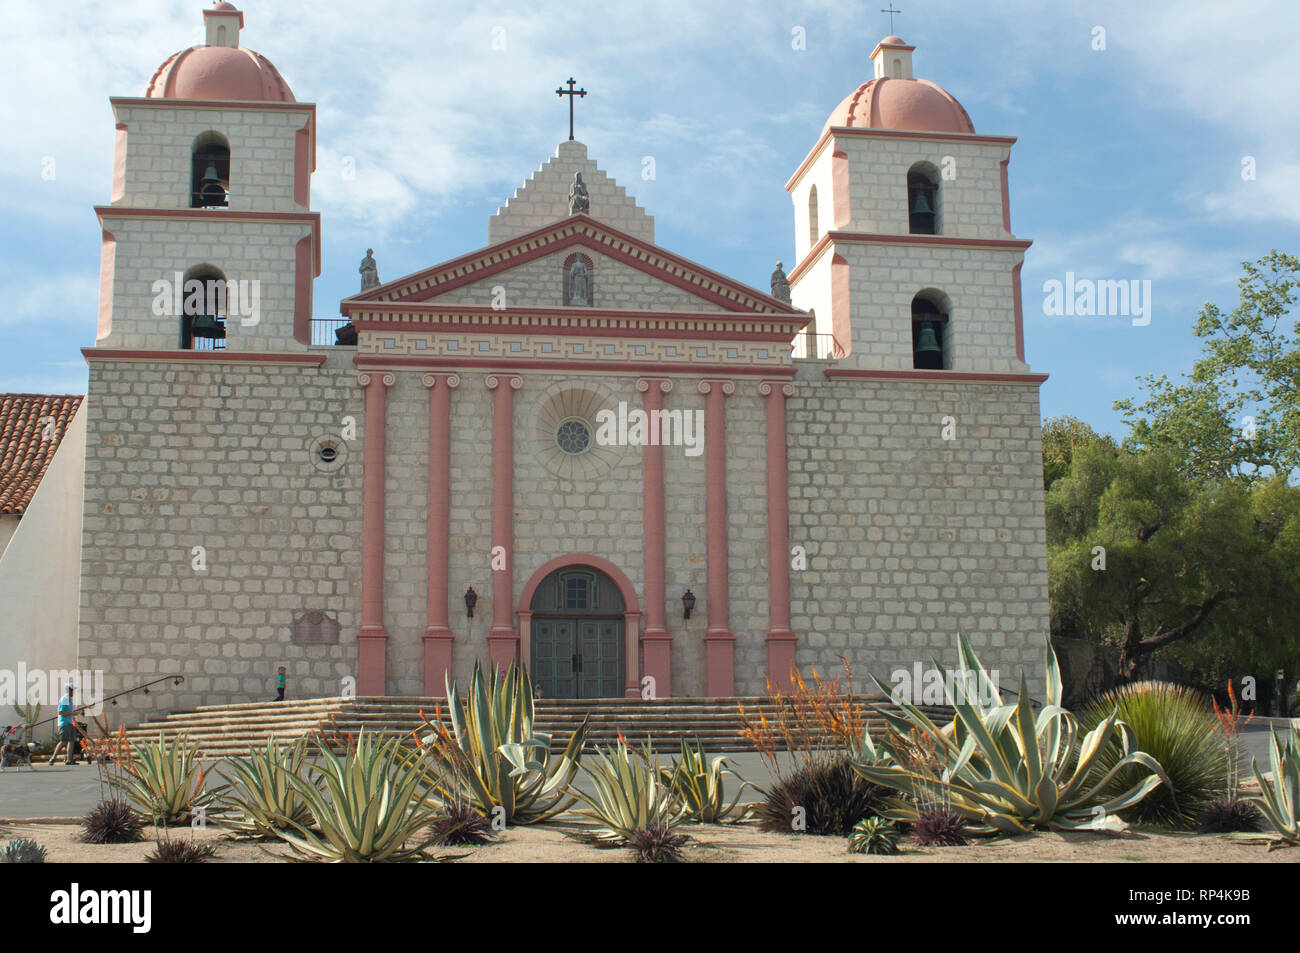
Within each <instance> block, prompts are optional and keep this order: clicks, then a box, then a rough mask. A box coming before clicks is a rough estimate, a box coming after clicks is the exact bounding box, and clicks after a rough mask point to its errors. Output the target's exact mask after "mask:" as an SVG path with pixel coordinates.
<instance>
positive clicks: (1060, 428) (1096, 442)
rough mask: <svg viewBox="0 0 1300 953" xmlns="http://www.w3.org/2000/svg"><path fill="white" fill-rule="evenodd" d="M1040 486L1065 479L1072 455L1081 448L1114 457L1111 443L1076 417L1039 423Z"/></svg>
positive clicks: (1113, 443) (1054, 418) (1070, 465)
mask: <svg viewBox="0 0 1300 953" xmlns="http://www.w3.org/2000/svg"><path fill="white" fill-rule="evenodd" d="M1042 437H1043V486H1044V487H1045V488H1046V489H1049V490H1050V489H1051V488H1052V484H1053V483H1055V482H1056V481H1057V480H1059V479H1060V478H1061V477H1063V476H1068V475H1069V473H1070V471H1071V469H1073V466H1074V454H1075V451H1076V450H1078V449H1079V448H1081V447H1087V448H1092V449H1100V450H1106V451H1109V452H1111V453H1114V451H1115V450H1116V446H1115V441H1114V439H1112V438H1111V437H1110V436H1108V435H1106V434H1099V433H1097V432H1096V431H1095V430H1093V429H1092V428H1091V427H1089V426H1088V425H1087V424H1086V423H1084V422H1083V421H1082V420H1079V419H1078V418H1076V417H1070V416H1065V417H1051V418H1049V419H1047V420H1045V421H1043V431H1042Z"/></svg>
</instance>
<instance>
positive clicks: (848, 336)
mask: <svg viewBox="0 0 1300 953" xmlns="http://www.w3.org/2000/svg"><path fill="white" fill-rule="evenodd" d="M915 49H916V48H915V47H913V46H910V45H908V44H907V43H905V42H903V40H902V39H901V38H899V37H897V36H887V37H885V38H884V39H883V40H881V41H880V42H879V43H878V44H876V46H875V48H874V49H873V50H872V53H871V63H872V73H873V77H872V78H871V79H869V80H867V81H866V82H865V83H863V84H862V85H860V86H859V87H857V89H855V90H853V92H851V93H849V95H848V96H846V97H845V98H844V100H843V101H842V102H841V103H840V104H839V105H838V106H837V107H836V108H835V109H834V111H833V112H832V113H831V115H830V117H829V118H828V119H827V120H826V124H825V126H823V128H822V132H821V136H820V137H819V138H818V141H817V144H816V145H815V146H813V148H812V150H811V151H810V152H809V153H808V156H807V157H806V158H805V159H804V161H803V163H802V164H801V165H800V166H799V168H798V169H797V170H796V171H795V174H794V175H793V176H792V177H791V179H790V181H789V182H788V183H787V184H786V191H788V192H789V193H790V196H791V199H792V200H793V203H794V219H795V252H796V255H795V258H796V260H797V262H798V264H797V265H796V266H795V268H794V269H793V270H792V271H791V272H790V276H789V280H790V286H791V296H792V300H793V302H794V304H795V305H796V306H797V307H800V308H803V309H805V310H810V311H812V312H813V313H814V315H815V321H814V323H813V324H812V325H811V327H813V328H814V334H815V338H814V340H815V342H816V344H815V348H816V354H815V355H814V354H813V353H812V352H811V349H810V354H809V356H819V357H823V358H834V359H837V360H841V361H842V362H843V365H844V366H845V367H853V368H862V369H871V370H879V371H888V372H910V371H916V372H918V373H921V372H928V373H934V372H951V373H957V374H961V373H967V374H971V373H976V374H1023V373H1025V372H1027V371H1028V370H1029V368H1028V365H1027V364H1026V363H1025V357H1024V338H1023V330H1022V314H1021V300H1020V268H1021V264H1022V263H1023V259H1024V252H1025V249H1026V248H1028V247H1029V242H1028V241H1023V240H1020V239H1017V238H1016V237H1015V236H1014V235H1013V234H1012V232H1011V210H1010V199H1009V195H1008V185H1007V165H1008V163H1009V162H1010V157H1011V146H1012V145H1013V144H1014V143H1015V141H1016V140H1015V139H1014V138H1012V137H1008V136H989V135H981V134H978V133H976V131H975V127H974V125H973V124H972V123H971V120H970V117H969V116H968V115H967V113H966V110H965V109H963V108H962V106H961V104H960V103H959V102H958V101H957V100H956V99H955V98H954V97H953V96H952V95H951V94H949V93H948V92H947V91H946V90H944V89H943V88H941V87H940V86H938V85H936V84H934V83H932V82H930V81H929V80H925V79H918V78H916V77H915V76H914V75H913V70H912V53H913V51H914V50H915Z"/></svg>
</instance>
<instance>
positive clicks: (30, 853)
mask: <svg viewBox="0 0 1300 953" xmlns="http://www.w3.org/2000/svg"><path fill="white" fill-rule="evenodd" d="M43 863H45V848H44V847H42V846H41V845H40V844H38V843H36V841H34V840H31V839H29V838H26V837H20V838H18V839H17V840H11V841H10V842H9V843H7V844H5V845H4V848H3V849H0V864H43Z"/></svg>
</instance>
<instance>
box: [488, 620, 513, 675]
mask: <svg viewBox="0 0 1300 953" xmlns="http://www.w3.org/2000/svg"><path fill="white" fill-rule="evenodd" d="M487 641H488V661H490V662H491V663H492V669H493V670H494V671H498V672H504V671H506V670H507V669H509V668H510V666H511V665H515V664H517V663H518V662H519V636H517V635H515V630H514V629H512V628H509V627H508V626H500V627H498V626H493V627H492V629H491V631H489V632H488V636H487Z"/></svg>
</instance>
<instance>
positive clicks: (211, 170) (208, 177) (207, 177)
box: [199, 162, 221, 188]
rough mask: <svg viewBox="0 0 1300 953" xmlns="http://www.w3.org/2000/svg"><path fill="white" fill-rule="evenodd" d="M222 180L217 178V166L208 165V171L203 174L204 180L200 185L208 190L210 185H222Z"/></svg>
mask: <svg viewBox="0 0 1300 953" xmlns="http://www.w3.org/2000/svg"><path fill="white" fill-rule="evenodd" d="M220 184H221V179H220V178H219V177H218V176H217V164H216V163H215V162H209V163H208V170H207V171H206V172H204V173H203V178H201V179H199V185H200V186H202V187H204V188H206V187H207V186H209V185H220Z"/></svg>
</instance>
